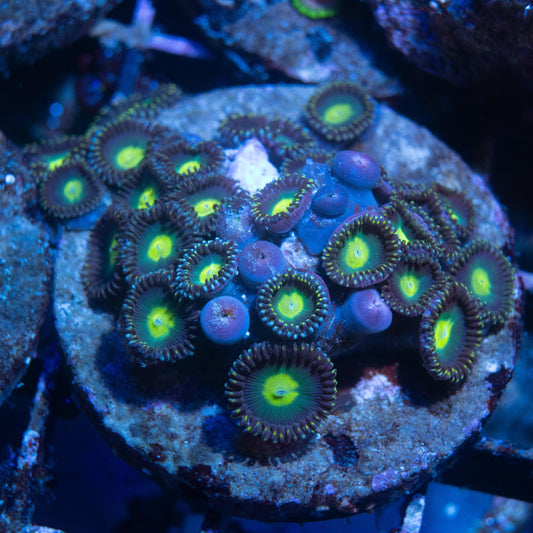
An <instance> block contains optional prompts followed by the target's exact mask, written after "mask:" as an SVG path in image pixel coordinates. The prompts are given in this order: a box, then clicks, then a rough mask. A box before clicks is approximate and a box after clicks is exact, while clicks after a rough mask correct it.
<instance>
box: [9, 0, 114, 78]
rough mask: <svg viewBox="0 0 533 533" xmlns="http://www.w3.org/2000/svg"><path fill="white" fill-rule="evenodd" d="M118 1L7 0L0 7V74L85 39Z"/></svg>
mask: <svg viewBox="0 0 533 533" xmlns="http://www.w3.org/2000/svg"><path fill="white" fill-rule="evenodd" d="M118 2H119V0H84V1H83V2H79V1H71V0H47V1H46V2H39V1H37V0H7V1H6V2H2V4H0V74H4V75H6V74H9V71H10V69H11V68H13V67H14V66H16V65H20V64H31V63H33V62H34V61H35V60H36V59H38V58H40V57H42V56H43V55H45V54H46V53H47V52H48V51H50V50H52V49H54V48H60V47H62V46H66V45H68V44H70V43H71V42H73V41H74V40H75V39H77V38H79V37H81V36H82V35H84V34H85V33H86V32H87V31H88V30H89V28H90V27H91V25H92V24H94V22H95V21H96V20H98V18H99V17H101V16H102V15H103V14H105V13H106V12H107V11H109V10H110V9H111V8H112V7H113V6H115V5H116V4H118Z"/></svg>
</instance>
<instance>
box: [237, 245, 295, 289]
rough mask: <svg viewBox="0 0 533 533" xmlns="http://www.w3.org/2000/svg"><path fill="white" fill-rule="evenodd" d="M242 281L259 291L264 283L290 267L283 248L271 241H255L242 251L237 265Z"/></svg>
mask: <svg viewBox="0 0 533 533" xmlns="http://www.w3.org/2000/svg"><path fill="white" fill-rule="evenodd" d="M237 266H238V269H239V274H240V277H241V281H242V282H243V283H244V285H245V286H246V287H248V288H250V289H257V288H258V287H259V286H260V285H261V284H262V283H263V282H264V281H266V280H267V279H269V278H271V277H272V276H275V275H276V274H279V273H280V272H281V271H282V270H285V269H286V268H287V267H288V266H289V265H288V263H287V260H286V259H285V256H284V255H283V252H282V251H281V248H279V247H278V246H276V245H275V244H274V243H272V242H269V241H254V242H251V243H249V244H247V245H246V246H244V248H243V249H242V251H241V253H240V254H239V257H238V263H237Z"/></svg>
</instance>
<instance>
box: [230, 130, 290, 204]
mask: <svg viewBox="0 0 533 533" xmlns="http://www.w3.org/2000/svg"><path fill="white" fill-rule="evenodd" d="M226 156H227V157H228V159H230V163H229V165H228V175H229V176H230V177H232V178H233V179H235V180H237V181H238V182H239V183H240V185H241V187H242V188H243V189H245V190H247V191H248V192H250V193H251V194H254V193H255V192H256V191H258V190H259V189H261V188H262V187H264V186H265V185H266V184H267V183H269V182H270V181H272V180H275V179H277V178H278V177H279V174H278V171H277V170H276V167H275V166H274V165H273V164H272V163H271V162H270V161H269V160H268V153H267V151H266V149H265V147H264V146H263V145H262V144H261V143H260V142H259V141H258V140H257V139H256V138H255V137H254V138H252V139H248V140H247V141H246V142H245V143H244V144H243V145H241V146H240V147H239V148H238V149H237V150H226Z"/></svg>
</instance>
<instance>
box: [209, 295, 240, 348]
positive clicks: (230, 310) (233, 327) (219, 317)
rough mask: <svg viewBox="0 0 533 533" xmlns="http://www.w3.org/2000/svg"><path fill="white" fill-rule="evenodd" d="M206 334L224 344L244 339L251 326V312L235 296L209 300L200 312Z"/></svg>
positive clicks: (215, 341) (213, 340)
mask: <svg viewBox="0 0 533 533" xmlns="http://www.w3.org/2000/svg"><path fill="white" fill-rule="evenodd" d="M200 325H201V327H202V331H203V332H204V335H205V336H206V337H207V338H208V339H209V340H210V341H212V342H214V343H216V344H220V345H223V346H226V345H230V344H236V343H238V342H240V341H241V340H243V339H244V337H245V335H246V334H247V332H248V329H249V327H250V314H249V312H248V309H247V308H246V306H245V305H244V304H243V303H242V302H241V301H240V300H237V298H233V296H217V297H216V298H213V299H212V300H209V301H208V302H207V303H206V304H205V305H204V307H203V308H202V311H201V313H200Z"/></svg>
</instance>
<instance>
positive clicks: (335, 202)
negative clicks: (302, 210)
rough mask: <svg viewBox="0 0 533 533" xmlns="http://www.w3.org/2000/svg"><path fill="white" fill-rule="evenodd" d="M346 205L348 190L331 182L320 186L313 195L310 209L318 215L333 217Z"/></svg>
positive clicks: (343, 209)
mask: <svg viewBox="0 0 533 533" xmlns="http://www.w3.org/2000/svg"><path fill="white" fill-rule="evenodd" d="M347 207H348V192H347V191H346V189H345V187H342V186H341V185H339V184H336V183H331V184H327V185H324V186H323V187H321V188H320V189H319V190H318V191H317V192H316V193H315V195H314V196H313V199H312V201H311V209H312V210H313V211H314V212H315V213H316V214H317V215H319V216H322V217H327V218H335V217H338V216H340V215H342V214H343V213H344V212H345V211H346V208H347Z"/></svg>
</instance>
